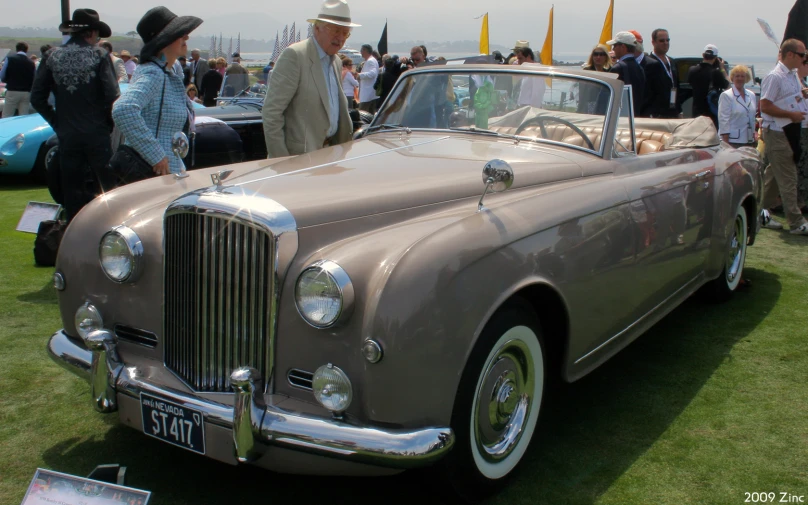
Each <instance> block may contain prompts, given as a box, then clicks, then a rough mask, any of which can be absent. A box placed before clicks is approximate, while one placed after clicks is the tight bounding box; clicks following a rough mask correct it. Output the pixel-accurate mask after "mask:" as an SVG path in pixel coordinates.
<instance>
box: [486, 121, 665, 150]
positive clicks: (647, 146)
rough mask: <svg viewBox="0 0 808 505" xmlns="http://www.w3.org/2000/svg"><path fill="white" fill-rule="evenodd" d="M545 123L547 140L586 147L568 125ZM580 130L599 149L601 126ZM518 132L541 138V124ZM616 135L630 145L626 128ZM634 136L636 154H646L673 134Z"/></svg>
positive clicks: (498, 128)
mask: <svg viewBox="0 0 808 505" xmlns="http://www.w3.org/2000/svg"><path fill="white" fill-rule="evenodd" d="M547 123H548V124H546V126H545V129H546V132H547V138H548V140H554V141H556V142H562V143H564V144H570V145H574V146H581V147H584V146H586V147H588V146H587V145H586V142H585V141H584V139H583V138H582V137H581V136H580V135H579V134H578V133H577V132H576V131H575V130H573V129H572V128H570V127H569V126H566V125H563V124H549V123H550V121H548V122H547ZM491 130H493V131H496V132H500V133H506V134H515V133H516V128H515V127H512V126H492V127H491ZM581 131H582V132H584V133H585V134H586V136H587V137H588V138H589V140H590V141H591V142H592V145H593V146H594V148H595V151H597V150H598V149H600V142H601V140H602V137H603V129H602V128H600V127H597V126H584V127H581ZM519 134H520V135H524V136H526V137H537V138H542V134H541V126H539V125H531V126H528V127H527V128H525V129H524V130H522V131H521V132H520V133H519ZM617 137H618V140H620V143H621V144H622V145H624V146H626V147H631V135H630V134H629V131H628V130H617ZM634 137H635V138H636V139H637V151H636V152H637V154H647V153H655V152H659V151H662V150H663V149H664V148H665V145H666V144H667V143H669V142H670V139H671V138H672V137H673V135H671V134H670V133H667V132H660V131H655V130H635V131H634ZM617 149H618V150H620V151H624V149H623V148H622V147H621V146H620V145H618V146H617Z"/></svg>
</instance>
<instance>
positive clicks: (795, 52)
mask: <svg viewBox="0 0 808 505" xmlns="http://www.w3.org/2000/svg"><path fill="white" fill-rule="evenodd" d="M791 52H792V53H794V54H796V55H797V56H799V57H800V58H805V57H806V56H808V51H805V52H802V53H798V52H797V51H791Z"/></svg>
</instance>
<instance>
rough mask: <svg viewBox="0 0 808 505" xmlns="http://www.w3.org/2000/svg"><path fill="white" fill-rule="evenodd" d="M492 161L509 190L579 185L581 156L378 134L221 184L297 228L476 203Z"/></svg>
mask: <svg viewBox="0 0 808 505" xmlns="http://www.w3.org/2000/svg"><path fill="white" fill-rule="evenodd" d="M526 146H527V147H526ZM492 159H503V160H505V161H507V162H508V163H510V164H511V166H512V168H513V170H514V174H515V176H514V184H513V187H512V189H516V188H519V187H525V186H531V185H536V184H542V183H549V182H554V181H559V180H565V179H570V178H575V177H580V176H581V168H580V165H579V164H578V161H579V159H585V155H583V153H577V152H569V151H568V150H566V149H561V148H557V147H552V148H548V147H546V146H541V145H539V144H536V143H532V145H529V146H528V143H525V142H523V143H522V144H521V145H515V144H514V142H513V141H512V140H493V139H490V138H486V137H482V138H481V137H480V136H479V135H441V134H434V133H432V134H421V135H418V134H411V135H409V136H401V137H400V136H399V135H398V134H380V135H372V136H370V137H368V138H366V139H363V140H359V141H356V142H350V143H347V144H343V145H340V146H334V147H331V148H328V149H324V150H321V151H316V152H314V153H310V154H307V155H302V156H297V157H294V158H290V159H287V160H284V161H281V162H278V163H269V162H264V161H261V162H256V170H255V171H250V172H248V173H243V174H240V175H238V176H236V177H231V179H228V180H227V183H228V184H230V185H235V186H237V187H240V188H243V190H244V191H245V192H247V193H259V194H262V195H266V196H268V197H269V198H271V199H273V200H275V201H277V202H278V203H280V204H281V205H283V206H284V207H286V208H287V209H289V210H290V211H291V212H292V214H293V215H294V216H295V220H296V221H297V223H298V226H301V227H302V226H308V225H314V224H321V223H324V222H329V221H341V220H345V219H352V218H356V217H363V216H369V215H375V214H381V213H385V212H392V211H397V210H403V209H410V208H414V207H420V206H424V205H430V204H435V203H442V202H447V201H452V200H458V199H462V198H469V197H479V196H480V195H481V194H482V192H483V189H484V187H485V185H484V183H483V181H482V170H483V167H484V166H485V164H486V163H487V162H488V161H490V160H492Z"/></svg>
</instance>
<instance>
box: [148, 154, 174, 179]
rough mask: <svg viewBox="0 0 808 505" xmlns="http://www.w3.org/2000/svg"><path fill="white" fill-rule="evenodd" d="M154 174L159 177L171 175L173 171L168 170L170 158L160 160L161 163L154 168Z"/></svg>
mask: <svg viewBox="0 0 808 505" xmlns="http://www.w3.org/2000/svg"><path fill="white" fill-rule="evenodd" d="M152 170H154V173H155V174H157V175H168V174H170V173H171V169H170V168H168V156H166V157H165V158H163V159H162V160H160V162H159V163H157V164H156V165H154V166H153V167H152Z"/></svg>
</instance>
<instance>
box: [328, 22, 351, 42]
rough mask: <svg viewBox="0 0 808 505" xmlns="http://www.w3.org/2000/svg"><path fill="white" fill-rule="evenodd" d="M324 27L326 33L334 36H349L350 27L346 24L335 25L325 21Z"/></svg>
mask: <svg viewBox="0 0 808 505" xmlns="http://www.w3.org/2000/svg"><path fill="white" fill-rule="evenodd" d="M325 29H326V30H328V33H330V34H331V35H334V36H338V37H345V38H346V39H347V38H348V37H350V36H351V29H350V28H348V27H347V26H337V25H333V24H331V23H327V24H326V25H325Z"/></svg>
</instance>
